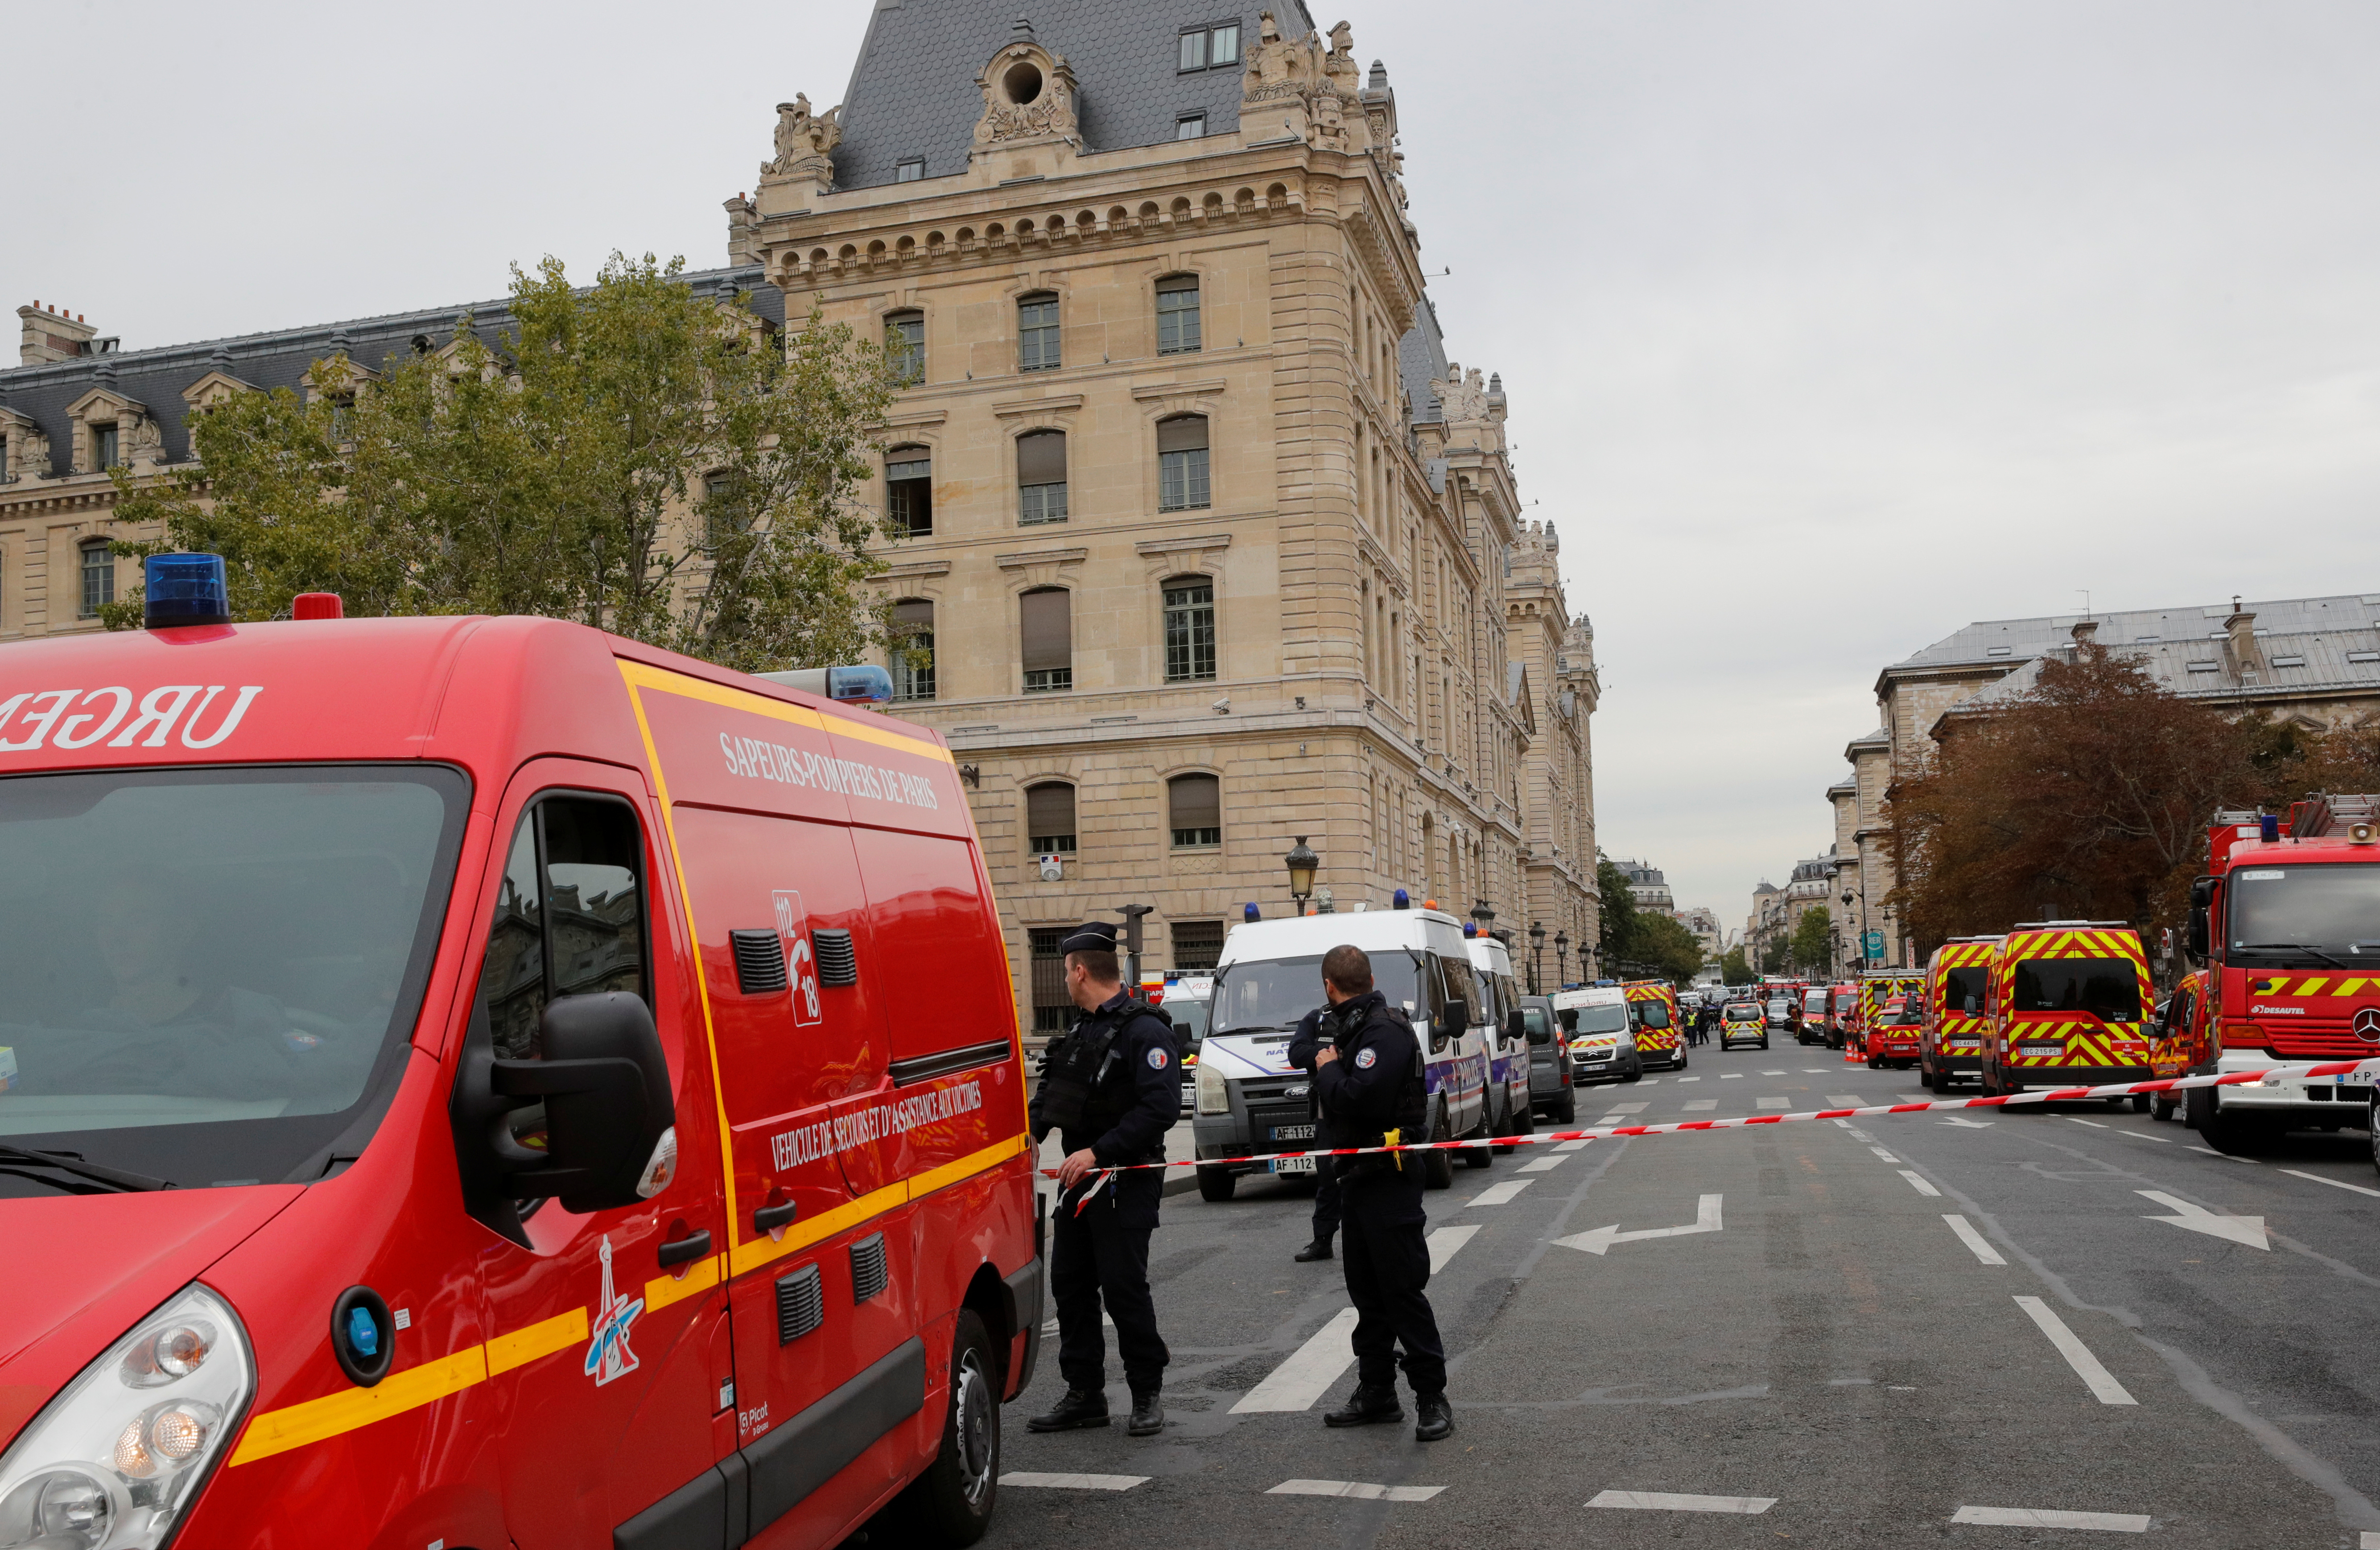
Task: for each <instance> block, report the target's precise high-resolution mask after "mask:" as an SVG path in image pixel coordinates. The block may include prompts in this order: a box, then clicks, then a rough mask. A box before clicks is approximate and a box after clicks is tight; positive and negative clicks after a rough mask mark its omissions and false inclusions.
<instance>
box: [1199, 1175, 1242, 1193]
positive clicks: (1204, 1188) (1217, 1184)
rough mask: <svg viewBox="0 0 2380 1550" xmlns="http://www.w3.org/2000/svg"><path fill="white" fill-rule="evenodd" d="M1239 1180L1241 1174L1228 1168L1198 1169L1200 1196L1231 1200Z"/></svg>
mask: <svg viewBox="0 0 2380 1550" xmlns="http://www.w3.org/2000/svg"><path fill="white" fill-rule="evenodd" d="M1239 1182H1240V1176H1239V1175H1238V1174H1236V1173H1234V1172H1233V1171H1232V1170H1231V1169H1228V1168H1202V1169H1199V1170H1198V1198H1199V1199H1201V1200H1229V1199H1231V1198H1232V1191H1233V1190H1234V1189H1236V1188H1237V1187H1238V1186H1239Z"/></svg>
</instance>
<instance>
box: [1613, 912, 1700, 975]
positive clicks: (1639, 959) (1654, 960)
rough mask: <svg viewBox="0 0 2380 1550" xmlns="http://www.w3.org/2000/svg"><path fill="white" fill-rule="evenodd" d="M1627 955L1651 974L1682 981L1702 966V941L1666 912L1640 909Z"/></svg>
mask: <svg viewBox="0 0 2380 1550" xmlns="http://www.w3.org/2000/svg"><path fill="white" fill-rule="evenodd" d="M1627 956H1628V960H1629V962H1630V963H1634V964H1636V965H1637V966H1638V967H1640V968H1642V969H1645V970H1647V971H1649V972H1650V973H1651V975H1652V976H1653V977H1654V978H1656V979H1666V980H1671V981H1674V982H1675V983H1677V984H1680V985H1683V984H1685V983H1686V982H1687V981H1689V980H1691V979H1693V978H1694V974H1695V972H1696V971H1697V970H1699V969H1700V968H1701V967H1702V966H1703V944H1702V943H1701V942H1700V941H1699V940H1697V939H1696V938H1695V937H1694V933H1693V932H1692V931H1689V930H1687V929H1686V928H1685V927H1684V926H1682V925H1680V924H1679V923H1678V922H1677V921H1675V920H1672V919H1670V917H1669V916H1668V915H1665V914H1654V913H1653V912H1652V911H1650V910H1643V911H1639V912H1638V913H1637V915H1636V928H1635V930H1634V932H1633V933H1632V935H1631V937H1630V938H1629V943H1628V955H1627Z"/></svg>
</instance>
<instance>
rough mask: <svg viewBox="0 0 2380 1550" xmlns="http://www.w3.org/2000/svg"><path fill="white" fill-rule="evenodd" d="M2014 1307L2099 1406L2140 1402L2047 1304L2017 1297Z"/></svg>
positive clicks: (2037, 1300) (2030, 1298) (2035, 1298)
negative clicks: (2037, 1329) (2028, 1320)
mask: <svg viewBox="0 0 2380 1550" xmlns="http://www.w3.org/2000/svg"><path fill="white" fill-rule="evenodd" d="M2016 1305H2017V1306H2018V1307H2020V1308H2022V1309H2023V1310H2024V1313H2025V1316H2026V1317H2027V1318H2030V1319H2031V1320H2033V1322H2034V1324H2036V1325H2038V1326H2040V1327H2041V1332H2042V1333H2043V1334H2045V1335H2046V1336H2048V1337H2049V1343H2050V1344H2051V1345H2053V1346H2056V1347H2057V1348H2058V1355H2060V1356H2062V1357H2064V1358H2066V1364H2067V1365H2068V1366H2070V1367H2071V1368H2073V1369H2074V1375H2075V1376H2077V1377H2079V1378H2081V1379H2082V1380H2083V1383H2084V1384H2085V1385H2086V1386H2088V1387H2089V1388H2090V1390H2091V1392H2092V1394H2093V1395H2094V1396H2095V1398H2096V1399H2098V1401H2099V1402H2100V1403H2101V1404H2103V1405H2137V1404H2139V1403H2140V1401H2139V1400H2138V1399H2133V1398H2132V1397H2131V1394H2129V1393H2127V1392H2126V1391H2125V1388H2124V1386H2123V1385H2122V1384H2120V1383H2118V1382H2117V1381H2116V1374H2113V1373H2111V1372H2109V1371H2107V1367H2106V1366H2105V1365H2104V1364H2103V1363H2102V1362H2100V1361H2099V1359H2098V1358H2097V1357H2095V1356H2094V1355H2092V1354H2091V1348H2090V1347H2089V1346H2086V1345H2084V1344H2083V1338H2082V1337H2081V1336H2079V1335H2077V1334H2075V1333H2074V1331H2073V1330H2071V1329H2069V1328H2068V1327H2066V1321H2065V1320H2064V1319H2062V1318H2059V1317H2058V1315H2057V1314H2054V1313H2052V1312H2051V1311H2050V1309H2049V1304H2047V1303H2046V1302H2043V1301H2042V1300H2041V1299H2040V1298H2038V1297H2020V1298H2018V1299H2017V1300H2016Z"/></svg>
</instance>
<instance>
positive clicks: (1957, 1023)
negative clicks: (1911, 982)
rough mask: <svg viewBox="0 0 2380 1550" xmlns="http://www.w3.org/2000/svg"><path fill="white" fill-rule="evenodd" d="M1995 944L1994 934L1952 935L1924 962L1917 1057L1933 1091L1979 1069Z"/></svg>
mask: <svg viewBox="0 0 2380 1550" xmlns="http://www.w3.org/2000/svg"><path fill="white" fill-rule="evenodd" d="M1999 947H2000V939H1999V938H1998V937H1953V938H1950V939H1949V941H1947V942H1944V943H1943V944H1942V945H1941V946H1940V947H1937V948H1936V949H1935V950H1934V956H1933V958H1932V959H1930V960H1929V961H1928V962H1927V963H1926V965H1925V1024H1924V1027H1923V1030H1922V1032H1921V1034H1920V1035H1919V1039H1918V1054H1917V1063H1918V1067H1919V1069H1920V1070H1922V1071H1923V1072H1925V1085H1926V1086H1927V1087H1929V1088H1931V1089H1933V1090H1934V1091H1935V1092H1937V1093H1947V1092H1949V1090H1950V1084H1951V1083H1953V1082H1956V1081H1957V1080H1959V1078H1961V1077H1962V1076H1971V1075H1976V1074H1979V1073H1980V1072H1982V1071H1983V1069H1984V1030H1985V1026H1986V1024H1985V1019H1984V1000H1985V996H1986V994H1987V991H1988V987H1989V986H1990V984H1991V977H1992V965H1993V964H1994V963H1997V962H1998V959H1999Z"/></svg>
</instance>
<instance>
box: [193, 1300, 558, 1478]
mask: <svg viewBox="0 0 2380 1550" xmlns="http://www.w3.org/2000/svg"><path fill="white" fill-rule="evenodd" d="M581 1314H582V1316H583V1314H584V1310H581ZM487 1377H488V1360H487V1348H486V1347H485V1346H468V1347H466V1348H464V1349H463V1350H458V1351H456V1352H455V1354H454V1355H452V1356H441V1357H436V1358H433V1359H432V1360H431V1361H428V1362H423V1363H422V1364H421V1365H419V1367H407V1369H405V1371H403V1372H401V1373H391V1374H389V1375H388V1376H387V1377H385V1378H383V1379H382V1380H381V1381H380V1383H379V1384H378V1386H376V1387H371V1388H349V1389H345V1390H343V1391H341V1392H339V1393H337V1394H325V1395H324V1396H322V1398H321V1399H308V1400H306V1401H304V1402H303V1403H301V1404H295V1405H285V1406H284V1407H283V1408H281V1409H280V1410H277V1411H265V1412H264V1413H263V1414H262V1415H260V1416H258V1417H257V1418H256V1419H255V1420H253V1421H251V1422H249V1423H248V1430H247V1432H246V1433H244V1434H243V1435H241V1437H240V1439H239V1446H238V1447H237V1448H234V1449H233V1450H232V1456H231V1461H232V1462H233V1463H234V1464H252V1463H254V1462H256V1460H258V1459H270V1458H272V1457H273V1455H274V1454H276V1453H286V1452H288V1451H289V1450H290V1449H291V1448H293V1447H305V1446H306V1445H307V1444H308V1443H316V1442H322V1441H323V1440H324V1439H325V1438H329V1437H335V1436H337V1435H339V1434H341V1433H342V1432H352V1431H354V1430H356V1428H358V1427H359V1426H369V1425H370V1424H371V1423H373V1422H375V1421H384V1420H386V1419H387V1418H388V1417H390V1416H392V1415H402V1414H404V1413H405V1412H406V1411H410V1410H419V1409H420V1408H421V1407H422V1406H424V1405H427V1404H430V1403H431V1402H433V1401H435V1400H439V1399H444V1398H446V1396H448V1395H449V1394H455V1393H460V1392H461V1391H462V1390H464V1389H466V1388H468V1387H471V1386H472V1385H473V1384H475V1383H484V1382H486V1381H487Z"/></svg>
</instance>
